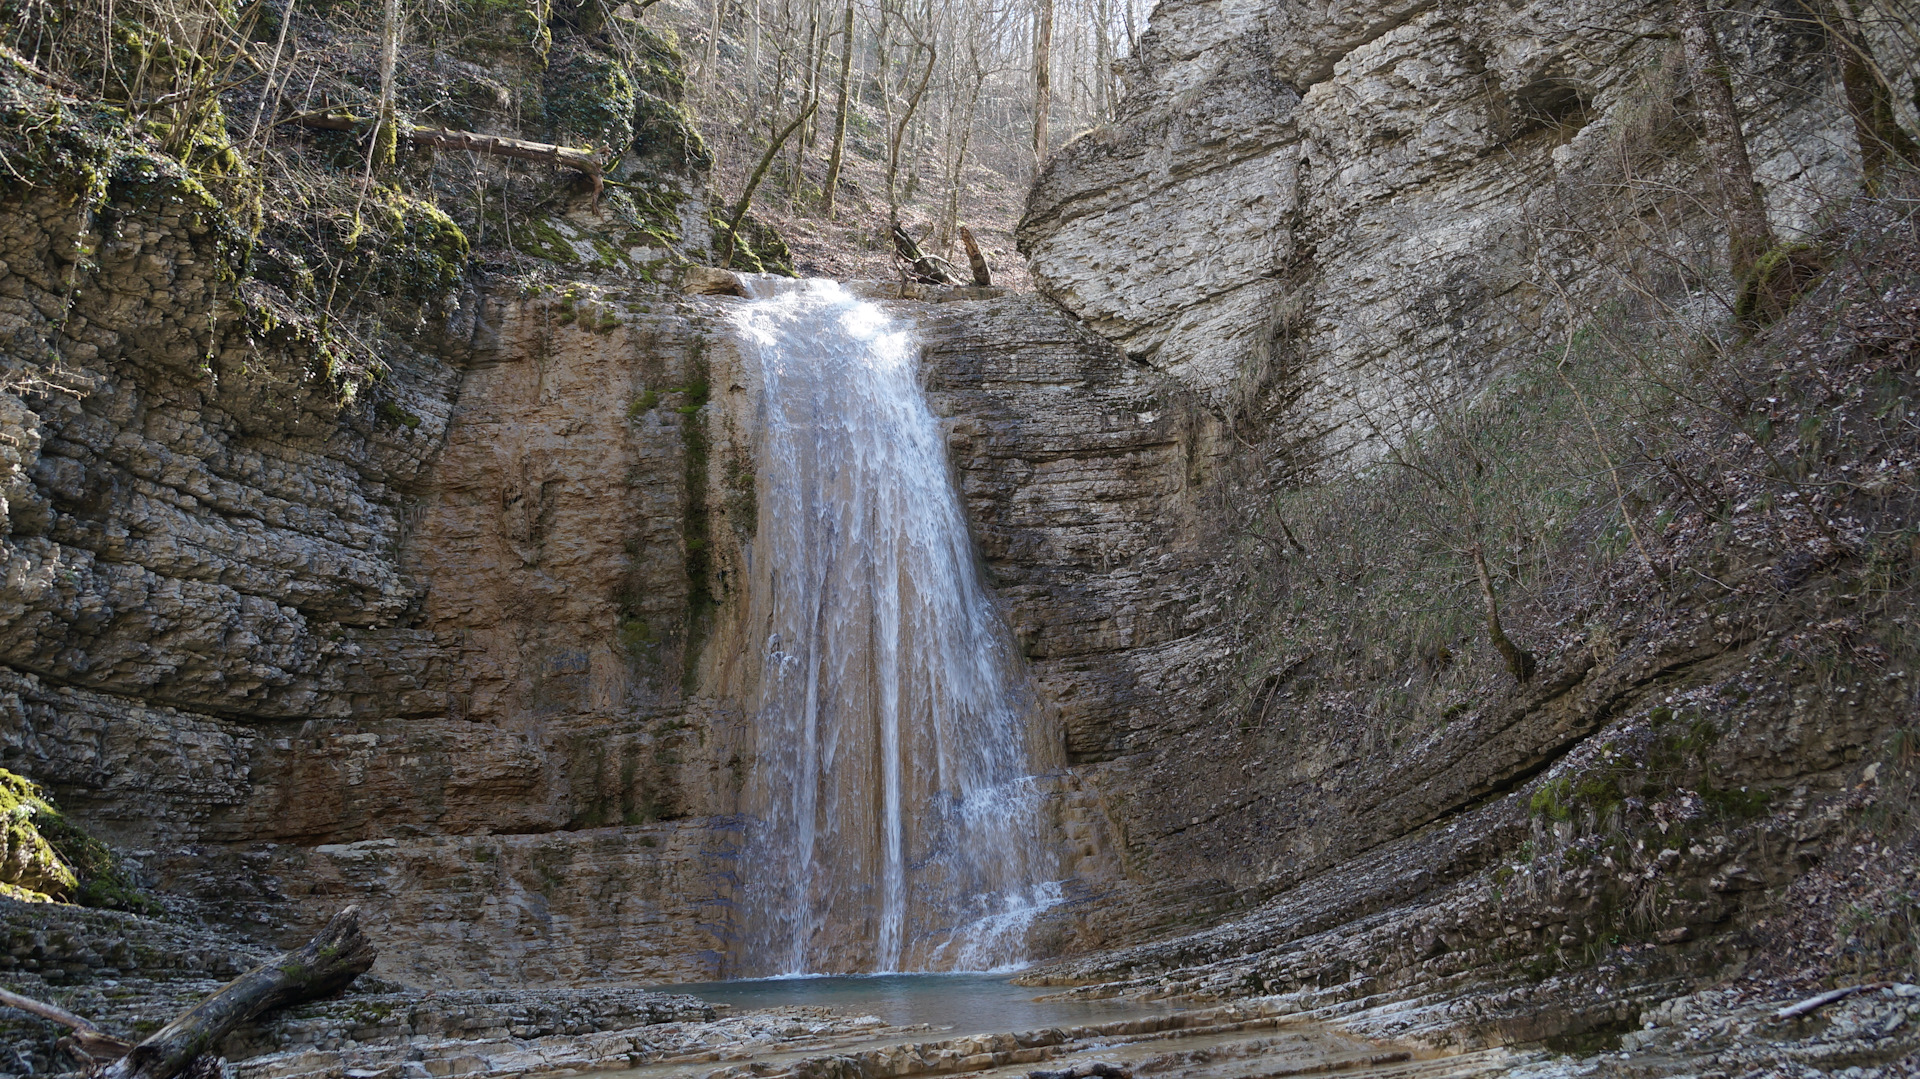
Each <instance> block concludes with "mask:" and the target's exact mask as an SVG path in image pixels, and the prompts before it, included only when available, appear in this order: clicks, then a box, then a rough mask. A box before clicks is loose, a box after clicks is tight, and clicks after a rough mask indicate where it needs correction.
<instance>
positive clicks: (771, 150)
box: [720, 103, 814, 267]
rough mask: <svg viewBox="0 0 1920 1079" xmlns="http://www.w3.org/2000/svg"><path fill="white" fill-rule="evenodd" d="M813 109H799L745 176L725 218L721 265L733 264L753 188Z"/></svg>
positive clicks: (750, 203) (757, 184) (808, 106)
mask: <svg viewBox="0 0 1920 1079" xmlns="http://www.w3.org/2000/svg"><path fill="white" fill-rule="evenodd" d="M813 109H814V106H813V104H812V103H809V104H808V105H807V107H806V108H804V109H802V110H800V115H798V116H796V117H794V118H793V122H792V123H790V124H788V125H787V126H786V127H785V128H784V129H783V130H782V131H781V132H780V134H779V135H777V136H775V138H774V140H773V141H772V142H770V143H768V144H767V152H766V153H764V154H761V155H760V164H759V165H757V166H755V167H754V170H753V175H752V176H750V177H748V178H747V187H746V190H744V191H742V192H740V201H739V202H737V203H734V206H733V215H732V216H731V217H730V218H728V220H727V253H726V255H725V256H724V257H722V258H721V260H720V265H721V266H727V267H730V266H732V265H733V251H734V246H735V240H736V239H737V238H738V237H739V235H740V222H741V221H742V220H744V219H745V218H746V216H747V207H748V206H751V205H752V204H753V192H754V189H755V188H757V187H759V186H760V181H761V180H763V179H765V178H766V175H767V167H768V166H769V165H772V164H773V159H774V158H775V157H777V156H778V155H779V153H780V147H782V146H784V145H786V142H787V139H788V138H789V137H791V136H792V135H793V133H794V132H795V131H798V130H800V125H801V124H804V123H806V122H807V118H808V117H809V116H812V115H813Z"/></svg>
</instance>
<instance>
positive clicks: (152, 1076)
mask: <svg viewBox="0 0 1920 1079" xmlns="http://www.w3.org/2000/svg"><path fill="white" fill-rule="evenodd" d="M377 954H378V953H377V952H375V951H374V947H373V944H372V943H371V942H370V941H368V940H367V938H366V937H365V936H363V935H361V932H360V914H359V911H358V910H356V909H355V908H353V907H348V908H347V909H345V910H343V911H341V912H340V913H338V914H336V915H334V916H333V920H332V921H330V922H328V923H327V926H326V928H325V929H322V930H321V931H320V933H319V935H318V936H316V937H314V938H313V939H312V940H310V941H308V942H307V943H306V945H305V946H304V947H301V948H296V949H294V950H293V951H291V952H288V953H286V954H285V955H282V956H280V957H279V958H278V959H275V960H273V961H271V962H268V963H263V964H261V965H260V966H257V967H255V968H253V969H252V970H250V971H247V972H246V973H245V974H242V975H240V976H239V977H238V978H235V979H234V980H233V981H231V982H228V983H227V984H226V985H225V986H224V987H222V988H221V989H220V991H219V992H217V993H215V994H213V995H212V996H210V997H208V998H207V999H205V1000H203V1001H201V1002H200V1003H199V1004H196V1005H194V1006H193V1008H192V1009H190V1010H188V1011H187V1012H185V1013H183V1014H182V1015H180V1016H179V1017H177V1018H175V1019H174V1021H173V1022H171V1023H168V1024H167V1025H166V1026H164V1027H161V1028H160V1029H159V1030H158V1031H156V1032H155V1033H154V1034H153V1036H152V1037H150V1038H148V1039H147V1040H146V1041H143V1042H141V1043H140V1044H139V1045H136V1046H134V1047H133V1048H132V1049H130V1050H128V1052H127V1055H126V1056H123V1057H121V1058H120V1059H119V1060H116V1061H114V1062H113V1063H112V1064H110V1065H108V1066H107V1067H106V1069H105V1070H103V1071H102V1072H101V1073H100V1079H173V1077H174V1076H176V1075H178V1074H180V1072H181V1071H183V1070H185V1068H186V1067H187V1065H189V1064H191V1063H193V1060H194V1058H195V1057H198V1056H199V1055H200V1054H201V1053H203V1052H206V1051H207V1050H209V1049H211V1048H213V1047H214V1046H216V1045H218V1044H219V1043H220V1039H222V1038H224V1037H226V1035H227V1033H228V1032H229V1031H231V1030H233V1028H235V1027H237V1026H239V1025H240V1024H242V1023H245V1022H247V1021H248V1020H250V1019H253V1018H254V1017H255V1016H258V1015H261V1014H263V1013H265V1012H270V1011H273V1010H274V1009H276V1008H285V1007H288V1006H290V1005H293V1004H299V1003H302V1002H304V1001H309V1000H318V999H321V998H323V997H329V996H332V995H333V994H335V993H337V992H339V991H340V990H342V989H345V988H346V987H347V986H348V984H350V983H351V982H352V981H353V980H354V979H355V978H357V977H359V976H360V975H362V974H364V973H366V971H367V968H368V967H371V966H373V960H374V958H375V956H376V955H377Z"/></svg>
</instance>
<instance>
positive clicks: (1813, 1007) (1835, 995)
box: [1773, 982, 1893, 1020]
mask: <svg viewBox="0 0 1920 1079" xmlns="http://www.w3.org/2000/svg"><path fill="white" fill-rule="evenodd" d="M1892 984H1893V983H1892V982H1869V983H1867V984H1866V985H1849V986H1847V987H1846V988H1845V989H1831V990H1828V991H1827V992H1825V993H1821V994H1819V995H1818V996H1811V997H1808V998H1807V999H1805V1000H1803V1001H1801V1002H1800V1003H1798V1004H1789V1005H1787V1006H1786V1007H1784V1008H1782V1009H1780V1010H1779V1011H1777V1012H1775V1013H1774V1015H1773V1017H1774V1018H1775V1019H1778V1020H1786V1019H1798V1018H1800V1017H1801V1016H1803V1015H1809V1014H1811V1013H1813V1012H1817V1011H1819V1010H1820V1009H1822V1008H1824V1007H1826V1006H1827V1005H1829V1004H1833V1003H1836V1002H1838V1001H1842V1000H1845V999H1847V998H1848V997H1850V996H1853V995H1854V994H1855V993H1870V992H1873V991H1874V990H1877V989H1885V988H1886V987H1887V986H1889V985H1892Z"/></svg>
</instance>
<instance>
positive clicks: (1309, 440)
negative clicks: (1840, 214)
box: [1021, 0, 1905, 473]
mask: <svg viewBox="0 0 1920 1079" xmlns="http://www.w3.org/2000/svg"><path fill="white" fill-rule="evenodd" d="M1674 11H1675V7H1674V5H1672V4H1670V3H1655V2H1643V3H1628V4H1601V3H1588V2H1583V0H1536V2H1530V3H1522V4H1500V5H1489V4H1464V3H1433V2H1431V0H1375V2H1368V3H1359V4H1330V5H1304V4H1293V3H1278V2H1274V3H1262V2H1255V3H1221V2H1219V0H1180V2H1169V3H1166V4H1162V5H1161V6H1160V7H1159V8H1157V9H1156V10H1155V13H1154V18H1153V22H1152V25H1151V27H1150V28H1149V30H1148V31H1147V32H1146V33H1145V34H1144V35H1143V36H1142V38H1141V41H1140V47H1139V49H1138V51H1137V53H1136V55H1135V56H1133V57H1132V58H1130V59H1129V60H1127V61H1125V71H1126V79H1127V91H1128V92H1127V96H1126V98H1125V100H1124V104H1123V106H1122V112H1121V116H1120V118H1119V119H1118V120H1117V121H1115V122H1114V123H1113V124H1111V125H1109V126H1106V127H1101V128H1098V129H1095V130H1094V131H1091V132H1089V133H1088V134H1086V135H1084V136H1082V137H1080V138H1079V139H1077V140H1076V141H1074V142H1073V143H1071V144H1069V145H1068V146H1067V147H1066V148H1064V149H1063V150H1061V151H1060V152H1059V153H1057V154H1056V155H1055V156H1054V157H1053V159H1052V161H1051V162H1050V164H1049V165H1048V167H1047V169H1046V170H1045V172H1044V173H1043V174H1042V176H1041V177H1040V180H1039V181H1038V183H1037V184H1036V186H1035V188H1034V190H1033V193H1032V196H1031V199H1030V202H1029V204H1028V211H1027V216H1026V219H1025V221H1024V222H1023V224H1022V232H1021V236H1022V239H1021V245H1022V250H1023V251H1024V252H1025V253H1026V254H1027V255H1028V257H1029V258H1030V260H1031V262H1032V267H1033V272H1034V277H1035V280H1036V282H1037V283H1038V285H1039V287H1040V288H1041V289H1042V290H1043V291H1045V292H1046V293H1047V294H1048V295H1049V296H1052V297H1054V298H1055V299H1057V300H1059V301H1060V302H1061V303H1062V304H1064V305H1065V306H1066V307H1067V308H1069V309H1070V310H1072V311H1073V312H1074V313H1076V314H1077V315H1079V316H1081V317H1082V318H1084V319H1086V320H1087V321H1088V322H1089V324H1090V325H1092V326H1093V327H1094V328H1095V329H1097V330H1099V331H1100V332H1101V333H1102V334H1104V335H1106V336H1107V337H1110V338H1111V339H1113V340H1114V341H1115V342H1116V343H1117V344H1119V345H1120V346H1121V347H1122V348H1123V349H1124V350H1126V352H1127V353H1128V354H1129V355H1130V356H1133V357H1135V358H1136V359H1139V360H1141V361H1143V362H1146V363H1149V364H1151V365H1152V366H1153V367H1155V368H1156V369H1158V370H1162V371H1166V372H1168V373H1170V374H1172V375H1174V376H1175V377H1176V378H1178V379H1179V380H1180V382H1181V383H1182V384H1184V385H1186V386H1188V387H1190V388H1192V389H1193V390H1194V391H1195V392H1196V393H1198V394H1200V395H1201V396H1202V397H1203V398H1205V399H1206V400H1207V401H1209V402H1210V403H1211V404H1213V405H1215V406H1216V407H1217V408H1219V409H1221V410H1222V412H1223V413H1224V414H1227V415H1230V416H1234V417H1237V418H1239V419H1241V421H1242V422H1245V423H1248V424H1250V425H1251V427H1250V430H1252V429H1259V430H1261V431H1262V432H1263V433H1265V432H1271V431H1274V430H1275V429H1276V428H1279V429H1282V430H1281V433H1278V434H1272V435H1270V436H1269V437H1270V438H1271V445H1269V446H1267V450H1268V453H1269V454H1270V455H1271V456H1273V457H1274V458H1276V459H1277V460H1279V461H1280V462H1281V463H1282V464H1283V466H1284V468H1285V469H1286V470H1288V471H1305V472H1308V473H1311V472H1312V471H1313V470H1314V469H1315V468H1316V467H1317V466H1318V465H1319V464H1321V463H1338V462H1340V461H1343V460H1348V459H1351V457H1352V456H1353V455H1354V454H1356V453H1357V454H1359V455H1360V456H1362V457H1364V456H1366V455H1367V454H1369V453H1371V452H1377V447H1378V444H1379V441H1380V440H1381V439H1382V438H1383V437H1385V436H1392V435H1396V434H1398V433H1400V432H1402V431H1404V430H1405V429H1406V428H1408V427H1409V426H1417V425H1418V423H1419V422H1421V420H1420V418H1421V416H1422V415H1424V414H1428V413H1430V412H1431V411H1432V410H1433V409H1434V408H1435V407H1437V406H1438V405H1439V403H1440V402H1443V401H1446V400H1448V399H1450V398H1452V397H1453V396H1455V395H1456V394H1458V393H1461V392H1467V391H1470V390H1471V388H1472V387H1473V386H1475V385H1477V384H1478V381H1479V380H1480V379H1481V378H1483V377H1484V376H1485V375H1486V374H1487V373H1488V372H1490V371H1492V370H1496V369H1498V368H1499V367H1500V366H1501V364H1502V363H1503V362H1506V361H1510V360H1512V359H1514V358H1516V357H1520V356H1527V355H1532V354H1535V353H1538V352H1540V351H1543V350H1546V349H1549V348H1551V347H1553V345H1554V344H1555V343H1556V342H1558V341H1561V340H1562V339H1563V338H1564V336H1565V334H1566V332H1567V329H1568V324H1567V319H1568V318H1569V316H1570V313H1571V314H1575V315H1577V314H1578V313H1579V312H1580V311H1583V310H1586V309H1588V308H1590V307H1591V305H1593V304H1594V303H1595V302H1597V301H1598V300H1600V299H1601V298H1603V297H1604V296H1606V295H1609V294H1613V293H1616V292H1617V291H1618V290H1619V289H1620V287H1621V286H1620V283H1619V281H1618V280H1617V278H1616V277H1615V276H1614V275H1612V274H1610V273H1608V272H1607V271H1606V270H1604V269H1603V265H1604V263H1605V262H1606V261H1608V258H1610V257H1614V256H1618V257H1622V258H1624V257H1626V252H1627V250H1628V249H1629V247H1630V246H1631V245H1630V244H1621V243H1620V241H1622V240H1623V239H1624V238H1626V234H1628V233H1631V232H1633V231H1634V230H1635V229H1636V228H1640V229H1643V230H1644V229H1646V228H1653V229H1655V230H1657V231H1661V232H1663V233H1664V235H1663V236H1662V237H1661V241H1660V242H1661V243H1664V244H1672V245H1674V246H1675V248H1676V249H1683V248H1697V247H1698V246H1699V245H1703V244H1705V242H1706V237H1707V236H1709V235H1710V234H1711V233H1712V232H1713V231H1714V226H1713V224H1712V222H1711V220H1710V219H1711V218H1712V217H1713V216H1714V211H1713V208H1712V207H1711V206H1708V205H1704V204H1701V203H1698V202H1696V203H1694V204H1692V205H1686V206H1676V207H1668V208H1666V209H1664V210H1659V209H1656V208H1655V206H1654V204H1653V203H1654V200H1653V199H1652V198H1651V197H1649V196H1639V197H1641V198H1643V199H1645V200H1646V204H1645V205H1643V206H1633V205H1632V202H1633V198H1634V197H1635V196H1633V195H1629V194H1627V192H1626V189H1627V188H1629V187H1630V186H1631V185H1632V183H1633V182H1634V180H1635V178H1636V177H1638V178H1641V179H1645V180H1648V181H1652V180H1654V179H1656V178H1657V179H1659V180H1661V181H1664V182H1670V183H1672V184H1673V185H1674V186H1678V187H1685V188H1694V187H1697V181H1698V176H1697V169H1698V164H1697V158H1694V157H1693V156H1692V153H1691V150H1692V145H1693V141H1694V132H1693V130H1691V129H1690V128H1689V127H1688V124H1689V123H1690V121H1689V120H1688V118H1687V117H1686V115H1685V114H1684V112H1683V111H1676V110H1675V107H1674V105H1675V101H1676V100H1677V99H1680V98H1683V97H1684V96H1685V95H1686V92H1687V85H1688V83H1687V76H1686V73H1685V71H1684V69H1683V66H1682V65H1683V61H1682V58H1681V56H1680V54H1679V51H1678V48H1677V44H1676V39H1675V37H1674V33H1673V30H1672V20H1673V17H1674ZM1810 18H1811V16H1809V15H1807V14H1806V13H1804V12H1801V11H1800V10H1799V9H1798V8H1793V9H1792V10H1787V9H1786V8H1784V7H1783V8H1781V9H1780V10H1777V11H1776V10H1775V9H1774V8H1772V7H1769V6H1767V5H1750V6H1743V7H1741V8H1740V10H1739V11H1738V13H1737V14H1736V15H1735V16H1733V17H1730V18H1729V19H1728V20H1727V33H1726V38H1727V47H1728V50H1729V52H1730V54H1731V55H1732V56H1733V57H1734V58H1735V62H1736V68H1737V70H1738V71H1739V72H1740V73H1741V74H1742V76H1743V77H1742V79H1741V81H1740V85H1739V87H1738V89H1739V91H1740V104H1741V106H1742V109H1743V112H1744V115H1745V117H1746V119H1747V124H1746V126H1747V130H1748V139H1749V143H1750V148H1751V155H1752V158H1753V161H1754V165H1755V172H1756V177H1757V179H1758V180H1759V182H1760V184H1761V187H1762V189H1763V191H1764V194H1765V196H1766V199H1767V202H1768V206H1769V209H1770V211H1771V213H1772V215H1773V217H1774V219H1775V223H1776V226H1777V227H1778V228H1779V229H1780V230H1781V231H1782V233H1783V234H1784V235H1787V236H1799V235H1805V234H1807V233H1808V232H1809V231H1810V230H1814V229H1816V228H1817V227H1818V226H1817V224H1816V222H1815V221H1814V219H1813V216H1812V215H1813V211H1814V209H1815V208H1816V207H1818V206H1820V205H1821V204H1823V203H1824V202H1825V201H1826V200H1829V199H1831V198H1833V197H1834V196H1836V195H1840V194H1843V193H1844V192H1846V191H1847V190H1848V189H1850V188H1851V186H1852V185H1853V184H1854V183H1855V180H1856V177H1857V175H1858V173H1857V169H1858V166H1857V164H1856V163H1855V157H1854V151H1853V148H1852V144H1853V131H1852V122H1851V121H1850V120H1849V119H1848V118H1847V116H1846V113H1845V110H1844V108H1843V106H1842V101H1841V95H1840V93H1839V87H1838V85H1837V83H1836V80H1835V78H1834V72H1833V71H1832V70H1831V64H1830V63H1829V61H1828V53H1827V52H1826V51H1825V50H1826V49H1827V42H1826V40H1825V39H1824V37H1823V36H1822V35H1821V34H1819V33H1818V32H1816V30H1815V28H1814V26H1813V25H1812V24H1811V23H1810V22H1809V20H1810ZM1889 59H1893V60H1897V59H1898V57H1894V56H1890V57H1889ZM1888 66H1889V70H1896V69H1897V70H1904V69H1905V65H1904V64H1901V63H1898V62H1895V63H1891V64H1889V65H1888ZM1600 189H1605V191H1606V194H1605V195H1603V196H1600V197H1602V198H1613V197H1614V196H1624V197H1623V198H1622V199H1620V200H1618V201H1619V202H1622V203H1624V204H1625V206H1626V212H1624V213H1619V214H1618V215H1617V216H1616V212H1617V211H1620V210H1621V206H1619V205H1616V206H1614V207H1612V208H1610V209H1609V211H1608V213H1604V214H1596V213H1594V212H1593V211H1594V210H1595V205H1594V201H1595V198H1596V191H1597V190H1600ZM1643 215H1646V216H1643ZM1609 248H1613V250H1611V251H1609V250H1608V249H1609ZM1596 255H1599V256H1601V257H1598V258H1596V257H1594V256H1596ZM1568 297H1577V300H1576V301H1575V302H1574V303H1572V305H1571V307H1572V311H1571V312H1570V310H1569V304H1568V302H1567V298H1568ZM1263 441H1266V439H1265V438H1263ZM1368 446H1372V447H1374V448H1373V449H1368V448H1367V447H1368Z"/></svg>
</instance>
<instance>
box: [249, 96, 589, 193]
mask: <svg viewBox="0 0 1920 1079" xmlns="http://www.w3.org/2000/svg"><path fill="white" fill-rule="evenodd" d="M282 122H283V123H293V124H299V125H300V126H301V127H311V128H318V129H320V130H322V131H357V130H359V129H360V128H361V127H363V126H364V125H365V124H366V121H365V120H361V119H359V118H358V117H354V116H334V115H328V114H325V113H310V114H308V115H306V116H293V117H289V118H288V119H287V120H285V121H282ZM402 137H403V138H405V139H407V140H408V141H409V142H415V143H419V144H421V145H424V146H438V147H440V148H441V149H444V150H471V151H473V152H474V153H477V154H492V155H494V156H497V157H517V158H520V159H522V160H525V161H544V162H546V163H547V164H549V165H559V166H560V167H562V168H568V169H574V170H576V171H579V172H583V173H586V174H587V176H588V178H590V179H591V180H592V181H593V194H594V197H595V198H598V197H599V196H600V190H601V185H602V183H603V182H604V175H605V170H604V169H603V168H602V167H601V165H600V162H599V160H598V159H596V158H595V157H594V156H593V155H592V154H590V153H588V152H587V151H585V150H576V149H574V148H572V147H570V146H554V145H552V144H550V143H545V142H528V141H527V140H525V139H509V138H506V137H504V136H501V135H481V134H479V133H477V132H473V131H449V130H447V129H446V128H442V127H416V128H414V129H413V130H411V131H408V132H406V133H405V134H404V135H403V136H402Z"/></svg>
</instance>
